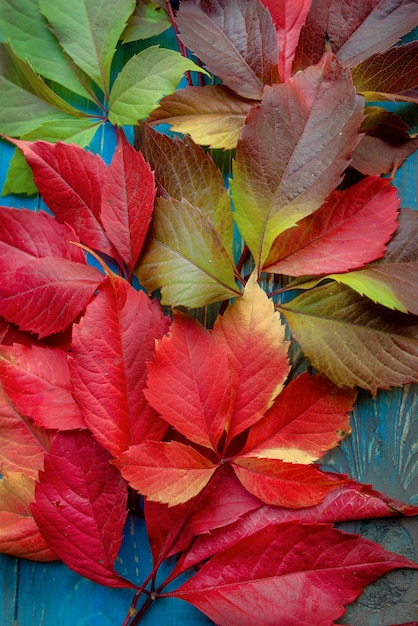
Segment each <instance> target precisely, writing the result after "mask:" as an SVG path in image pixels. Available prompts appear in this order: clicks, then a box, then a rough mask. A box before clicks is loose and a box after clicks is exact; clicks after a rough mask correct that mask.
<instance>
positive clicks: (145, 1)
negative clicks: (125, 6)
mask: <svg viewBox="0 0 418 626" xmlns="http://www.w3.org/2000/svg"><path fill="white" fill-rule="evenodd" d="M166 7H167V5H166V3H165V1H164V0H160V2H158V0H156V1H155V2H154V1H153V0H137V2H136V8H135V12H134V13H133V14H132V15H131V17H130V18H129V20H128V23H127V25H126V28H125V30H124V33H123V37H122V43H128V42H129V41H136V40H137V39H148V37H154V36H155V35H160V34H161V33H163V32H164V31H165V30H167V29H168V28H170V27H171V22H170V19H169V17H168V13H167V10H166Z"/></svg>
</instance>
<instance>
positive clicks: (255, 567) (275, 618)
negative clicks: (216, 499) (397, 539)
mask: <svg viewBox="0 0 418 626" xmlns="http://www.w3.org/2000/svg"><path fill="white" fill-rule="evenodd" d="M401 567H413V568H415V569H416V568H417V567H418V566H416V565H415V564H414V563H413V562H412V561H410V560H409V559H406V558H404V557H401V556H397V555H394V554H392V553H390V552H387V551H386V550H384V549H383V548H381V547H380V546H378V545H376V544H374V543H372V542H371V541H368V540H366V539H362V538H361V537H358V536H356V535H354V536H353V535H349V534H347V533H343V532H341V531H338V530H335V529H334V528H332V527H330V526H329V525H323V524H320V525H317V524H315V525H301V524H299V523H295V522H290V523H286V524H274V525H271V526H269V527H267V528H263V529H262V530H260V531H258V532H255V533H253V534H251V535H249V536H247V537H245V538H244V539H242V540H241V541H239V542H238V543H237V544H235V545H234V546H232V547H231V548H228V549H226V550H224V551H222V552H220V553H218V554H217V555H216V556H214V557H213V558H212V559H210V560H209V561H208V562H207V563H206V564H205V565H203V566H202V568H201V569H200V570H199V571H198V572H197V573H196V574H195V575H194V576H193V577H192V578H191V579H190V580H188V581H186V582H185V583H184V584H183V585H182V586H181V587H180V588H179V589H177V590H176V591H173V592H171V593H169V594H167V595H169V596H171V597H175V598H180V599H182V600H186V601H187V602H190V603H191V604H193V605H194V606H195V607H197V608H198V609H199V610H200V611H202V612H203V613H205V614H206V615H207V616H208V617H209V618H210V619H212V620H213V621H215V622H216V623H217V624H219V625H220V626H236V624H240V626H252V625H253V624H254V613H255V611H256V613H257V623H260V624H286V626H301V625H305V626H311V625H312V624H321V626H331V625H332V624H333V623H334V620H336V619H338V618H339V617H341V616H342V615H343V614H344V605H345V604H348V603H350V602H353V601H354V600H355V599H356V598H357V597H358V596H359V595H360V593H361V592H362V590H363V588H364V587H365V586H366V585H368V584H369V583H371V582H373V581H374V580H376V579H377V578H378V577H379V576H381V575H382V574H384V573H385V572H388V571H390V570H392V569H396V568H401Z"/></svg>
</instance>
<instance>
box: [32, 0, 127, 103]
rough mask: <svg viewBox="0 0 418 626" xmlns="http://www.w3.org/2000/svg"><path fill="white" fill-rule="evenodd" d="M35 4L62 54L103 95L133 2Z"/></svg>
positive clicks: (50, 0)
mask: <svg viewBox="0 0 418 626" xmlns="http://www.w3.org/2000/svg"><path fill="white" fill-rule="evenodd" d="M39 4H40V8H41V11H42V13H43V14H44V15H45V17H46V18H47V20H48V22H49V28H50V30H51V32H52V33H53V34H54V35H55V37H56V38H57V39H58V41H59V43H60V45H61V46H62V48H63V50H64V52H66V54H68V56H69V57H70V58H71V59H72V60H73V61H74V63H75V64H76V65H77V66H78V67H80V68H81V69H82V70H83V72H85V73H86V74H87V76H89V77H90V78H91V79H92V80H93V81H94V82H95V83H96V85H98V87H100V89H101V90H102V91H104V93H105V94H107V93H108V92H109V82H110V66H111V63H112V59H113V57H114V54H115V50H116V45H117V43H118V41H119V38H120V36H121V34H122V32H123V30H124V28H125V26H126V22H127V21H128V18H129V16H130V15H131V14H132V12H133V10H134V7H135V3H134V0H118V1H117V2H115V1H114V0H88V1H87V0H72V1H71V2H56V0H40V1H39Z"/></svg>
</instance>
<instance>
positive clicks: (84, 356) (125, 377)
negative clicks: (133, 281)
mask: <svg viewBox="0 0 418 626" xmlns="http://www.w3.org/2000/svg"><path fill="white" fill-rule="evenodd" d="M168 324H169V319H168V318H167V317H165V316H164V315H163V313H162V311H161V307H160V306H159V304H158V302H157V301H153V302H151V300H149V298H148V297H147V296H146V295H145V293H143V292H138V291H135V289H134V288H133V287H131V286H130V285H129V283H128V282H127V281H125V280H124V279H122V278H118V277H116V276H113V277H112V278H106V279H105V280H104V282H103V284H102V285H101V287H100V289H99V293H98V295H97V296H96V298H95V299H94V300H93V301H92V302H91V303H90V304H89V306H88V307H87V309H86V312H85V315H84V316H83V317H82V319H81V320H80V323H79V324H76V325H75V326H74V328H73V341H72V357H71V358H70V371H71V377H72V384H73V393H74V396H75V398H76V400H77V402H78V404H79V406H80V408H81V411H82V414H83V418H84V421H85V423H86V424H87V426H88V428H89V429H90V430H91V431H92V433H93V434H94V436H95V438H96V440H97V441H99V443H101V445H102V446H103V447H104V448H105V449H107V450H108V451H109V452H110V453H111V454H113V455H115V454H119V453H120V452H122V451H123V450H126V449H127V448H128V447H129V446H130V445H132V444H134V443H141V442H142V441H143V440H144V439H146V438H150V439H156V440H158V439H159V438H160V437H161V436H163V435H164V432H165V431H166V429H167V426H166V424H164V423H163V422H162V421H161V420H160V419H159V418H158V416H157V415H156V413H155V411H154V410H153V409H152V408H151V407H150V406H149V405H148V403H147V402H146V400H145V397H144V395H143V389H144V387H145V379H146V362H147V361H149V360H151V358H152V355H153V352H154V343H155V339H156V338H158V337H161V336H162V335H163V334H164V333H165V332H166V330H167V328H168Z"/></svg>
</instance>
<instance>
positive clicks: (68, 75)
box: [0, 0, 91, 99]
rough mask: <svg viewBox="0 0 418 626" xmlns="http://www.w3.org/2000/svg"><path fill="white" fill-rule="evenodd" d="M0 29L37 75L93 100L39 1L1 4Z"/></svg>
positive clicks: (4, 37) (12, 0)
mask: <svg viewBox="0 0 418 626" xmlns="http://www.w3.org/2000/svg"><path fill="white" fill-rule="evenodd" d="M0 29H2V30H3V39H4V40H5V41H10V43H11V45H12V47H13V49H14V50H15V52H16V54H17V55H18V56H19V57H20V58H21V59H26V60H27V61H28V62H29V63H30V65H31V67H32V68H33V70H34V71H35V72H36V73H38V74H41V76H44V77H45V78H49V79H50V80H53V81H55V82H56V83H58V84H60V85H64V86H65V87H66V88H67V89H70V90H71V91H73V92H74V93H76V94H78V95H80V96H83V97H86V98H90V99H91V96H90V95H89V93H88V91H87V90H86V89H85V88H84V86H83V85H82V83H81V82H80V80H78V78H77V76H76V75H75V73H74V72H73V70H72V69H71V67H70V65H69V64H68V61H67V59H66V58H65V56H64V54H63V52H62V49H61V47H60V46H59V44H58V42H57V40H56V39H55V37H54V36H53V35H52V34H51V33H50V31H49V30H48V28H47V27H46V21H45V18H44V16H43V15H42V14H41V12H40V10H39V2H38V0H3V1H2V2H1V3H0Z"/></svg>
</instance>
